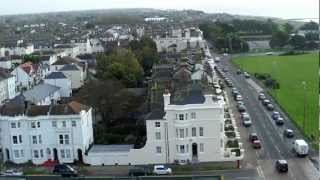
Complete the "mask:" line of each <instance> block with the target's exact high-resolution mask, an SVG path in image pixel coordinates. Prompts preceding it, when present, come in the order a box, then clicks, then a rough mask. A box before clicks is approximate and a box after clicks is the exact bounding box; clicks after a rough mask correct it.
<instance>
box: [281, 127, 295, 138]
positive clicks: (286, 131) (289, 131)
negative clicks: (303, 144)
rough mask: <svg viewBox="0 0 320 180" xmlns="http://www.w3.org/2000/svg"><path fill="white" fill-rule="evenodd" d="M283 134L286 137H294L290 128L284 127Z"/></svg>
mask: <svg viewBox="0 0 320 180" xmlns="http://www.w3.org/2000/svg"><path fill="white" fill-rule="evenodd" d="M283 135H284V136H285V137H287V138H293V137H294V132H293V130H291V129H285V130H284V131H283Z"/></svg>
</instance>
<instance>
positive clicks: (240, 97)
mask: <svg viewBox="0 0 320 180" xmlns="http://www.w3.org/2000/svg"><path fill="white" fill-rule="evenodd" d="M234 99H235V100H236V101H242V100H243V98H242V96H241V95H240V94H238V95H236V97H235V98H234Z"/></svg>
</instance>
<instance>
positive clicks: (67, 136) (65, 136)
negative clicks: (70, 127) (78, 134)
mask: <svg viewBox="0 0 320 180" xmlns="http://www.w3.org/2000/svg"><path fill="white" fill-rule="evenodd" d="M64 144H69V135H68V134H65V135H64Z"/></svg>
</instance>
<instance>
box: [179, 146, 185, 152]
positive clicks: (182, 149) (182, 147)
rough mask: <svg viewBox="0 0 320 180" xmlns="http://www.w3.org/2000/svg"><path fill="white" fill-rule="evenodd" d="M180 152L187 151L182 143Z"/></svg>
mask: <svg viewBox="0 0 320 180" xmlns="http://www.w3.org/2000/svg"><path fill="white" fill-rule="evenodd" d="M180 153H185V149H184V145H180Z"/></svg>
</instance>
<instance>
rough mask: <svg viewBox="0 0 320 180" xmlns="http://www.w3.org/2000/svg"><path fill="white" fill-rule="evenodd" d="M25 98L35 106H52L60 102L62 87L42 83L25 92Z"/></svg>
mask: <svg viewBox="0 0 320 180" xmlns="http://www.w3.org/2000/svg"><path fill="white" fill-rule="evenodd" d="M23 96H24V97H25V98H26V100H27V101H30V102H31V103H33V104H36V105H50V104H51V103H52V102H54V103H55V102H57V101H59V100H60V87H57V86H54V85H51V84H45V83H42V84H38V85H36V86H34V87H32V88H31V89H29V90H27V91H25V92H24V93H23Z"/></svg>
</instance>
